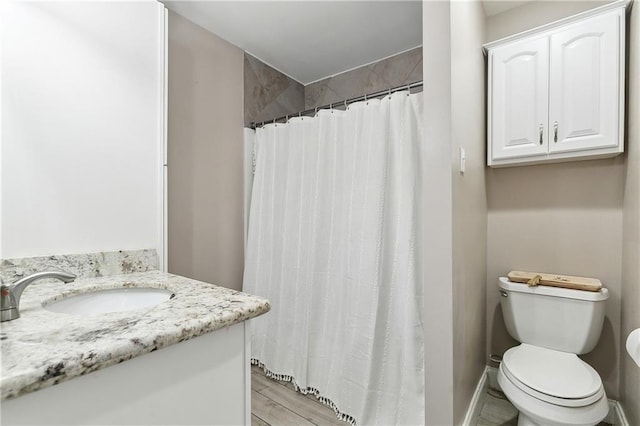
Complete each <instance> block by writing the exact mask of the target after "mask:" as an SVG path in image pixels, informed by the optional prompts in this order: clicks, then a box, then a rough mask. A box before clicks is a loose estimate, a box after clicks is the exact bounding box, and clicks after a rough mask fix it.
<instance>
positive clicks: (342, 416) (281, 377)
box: [251, 358, 357, 426]
mask: <svg viewBox="0 0 640 426" xmlns="http://www.w3.org/2000/svg"><path fill="white" fill-rule="evenodd" d="M251 365H255V366H258V367H260V368H261V369H262V371H264V373H265V374H266V376H267V377H269V378H271V379H274V380H278V381H281V382H289V383H291V384H292V385H293V388H294V389H295V390H296V392H299V393H301V394H303V395H313V396H315V397H316V398H317V399H318V401H320V402H321V403H322V404H324V405H326V406H328V407H329V408H331V409H332V410H333V411H334V413H335V414H336V417H337V418H338V420H341V421H343V422H347V423H349V424H350V425H351V426H357V423H356V419H354V418H353V417H352V416H350V415H348V414H346V413H343V412H341V411H340V410H339V409H338V407H337V406H336V404H334V403H333V401H331V400H330V399H329V398H326V397H324V396H322V395H320V391H319V390H318V389H316V388H312V387H306V388H303V387H301V386H299V385H298V383H297V382H296V379H295V378H294V377H293V376H289V375H288V374H277V373H274V372H273V371H271V370H269V369H268V368H267V367H266V366H265V365H264V364H263V363H262V362H260V360H258V359H256V358H251Z"/></svg>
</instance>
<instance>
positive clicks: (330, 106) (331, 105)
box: [329, 102, 333, 114]
mask: <svg viewBox="0 0 640 426" xmlns="http://www.w3.org/2000/svg"><path fill="white" fill-rule="evenodd" d="M329 110H331V114H333V102H332V103H330V104H329Z"/></svg>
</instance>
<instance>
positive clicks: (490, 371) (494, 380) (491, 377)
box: [485, 366, 502, 392]
mask: <svg viewBox="0 0 640 426" xmlns="http://www.w3.org/2000/svg"><path fill="white" fill-rule="evenodd" d="M485 371H486V372H487V385H488V386H489V389H495V390H499V391H500V392H502V388H501V387H500V383H498V369H497V368H496V367H491V366H487V368H486V369H485Z"/></svg>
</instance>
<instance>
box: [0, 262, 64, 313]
mask: <svg viewBox="0 0 640 426" xmlns="http://www.w3.org/2000/svg"><path fill="white" fill-rule="evenodd" d="M44 278H57V279H59V280H60V281H63V282H65V283H69V282H71V281H73V280H75V279H76V276H75V275H73V274H70V273H68V272H64V271H60V272H57V271H45V272H36V273H35V274H31V275H29V276H26V277H24V278H21V279H19V280H18V281H16V282H15V283H14V284H13V285H12V286H7V285H4V283H2V281H1V280H0V284H1V285H0V322H5V321H11V320H14V319H18V318H20V311H19V309H18V307H19V306H20V296H22V292H23V291H24V289H25V288H27V286H28V285H29V284H31V283H32V282H34V281H36V280H40V279H44Z"/></svg>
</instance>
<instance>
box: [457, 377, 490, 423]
mask: <svg viewBox="0 0 640 426" xmlns="http://www.w3.org/2000/svg"><path fill="white" fill-rule="evenodd" d="M487 368H489V367H485V369H484V371H483V372H482V375H481V376H480V381H478V385H477V386H476V390H475V392H473V397H472V398H471V402H470V403H469V408H468V409H467V413H466V415H465V416H464V421H463V422H462V424H463V425H464V426H474V425H475V424H476V419H477V418H478V417H479V416H480V411H481V410H482V406H483V405H484V401H485V399H486V398H487Z"/></svg>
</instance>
